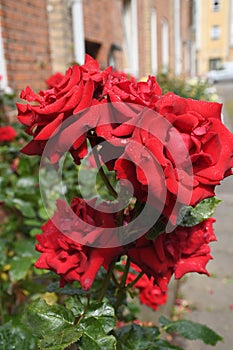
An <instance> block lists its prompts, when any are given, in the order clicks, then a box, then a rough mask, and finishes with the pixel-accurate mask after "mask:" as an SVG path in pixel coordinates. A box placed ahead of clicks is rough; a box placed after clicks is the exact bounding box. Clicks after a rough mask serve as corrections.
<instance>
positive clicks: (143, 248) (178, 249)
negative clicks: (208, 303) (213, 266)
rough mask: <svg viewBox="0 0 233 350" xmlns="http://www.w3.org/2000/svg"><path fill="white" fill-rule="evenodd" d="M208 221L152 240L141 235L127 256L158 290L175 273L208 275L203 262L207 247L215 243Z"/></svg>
mask: <svg viewBox="0 0 233 350" xmlns="http://www.w3.org/2000/svg"><path fill="white" fill-rule="evenodd" d="M214 221H215V220H214V219H208V220H205V221H203V222H201V223H200V224H198V225H196V226H193V227H181V226H178V227H177V228H176V229H175V230H174V231H173V232H171V233H163V234H160V235H159V236H158V237H157V238H156V239H155V240H154V241H152V240H148V239H147V238H146V237H145V236H143V237H141V238H140V239H138V240H137V241H136V245H135V247H134V248H131V249H129V251H128V255H129V257H130V258H131V260H132V261H133V262H134V263H135V264H136V265H138V266H139V267H140V268H141V269H142V271H143V272H145V273H146V274H147V275H148V276H149V277H151V276H152V277H154V279H155V282H156V283H157V284H158V285H159V287H160V288H161V290H162V291H166V287H167V284H168V282H169V280H170V278H171V276H172V274H173V273H174V274H175V277H176V278H181V277H182V276H183V275H184V274H185V273H187V272H198V273H205V274H208V272H207V270H206V264H207V262H208V261H209V260H210V259H211V258H212V257H211V255H210V248H209V246H208V244H209V243H210V242H211V241H214V240H216V238H215V235H214V231H213V227H212V224H213V222H214Z"/></svg>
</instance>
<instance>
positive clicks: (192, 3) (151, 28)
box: [0, 0, 233, 91]
mask: <svg viewBox="0 0 233 350" xmlns="http://www.w3.org/2000/svg"><path fill="white" fill-rule="evenodd" d="M22 14H23V15H22ZM232 19H233V0H222V1H220V0H219V1H217V0H215V1H213V0H205V1H202V0H40V1H33V0H18V1H17V2H16V1H15V0H0V76H1V79H0V84H1V87H2V88H3V87H6V86H7V85H9V86H10V87H11V88H13V89H14V90H16V91H19V90H20V89H22V88H23V87H25V86H26V85H31V86H32V87H33V88H34V89H35V90H39V89H41V88H43V85H44V81H45V79H46V78H47V77H48V76H49V75H50V74H51V73H52V72H57V71H60V72H63V73H64V72H65V70H66V69H67V68H68V66H70V65H71V64H73V63H74V62H77V63H79V64H82V63H83V62H84V57H85V53H88V54H89V55H91V56H92V57H94V58H96V59H97V60H98V61H99V63H100V66H101V68H105V67H107V66H108V65H112V66H113V67H114V68H115V69H117V70H119V71H125V72H127V73H129V74H131V75H134V76H135V77H136V78H138V79H141V78H144V77H145V76H147V75H149V74H153V75H157V74H159V73H161V72H163V73H169V74H171V75H176V76H185V77H190V76H195V75H199V76H203V75H205V73H206V72H207V71H208V70H209V69H210V68H214V67H216V66H217V65H219V64H220V63H221V62H224V61H230V60H233V20H232Z"/></svg>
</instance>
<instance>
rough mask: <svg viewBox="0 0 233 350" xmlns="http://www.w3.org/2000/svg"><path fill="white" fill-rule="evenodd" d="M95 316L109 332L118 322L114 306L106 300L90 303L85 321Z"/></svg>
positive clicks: (106, 331) (105, 330)
mask: <svg viewBox="0 0 233 350" xmlns="http://www.w3.org/2000/svg"><path fill="white" fill-rule="evenodd" d="M89 318H93V319H95V320H96V321H98V323H99V324H100V325H101V327H102V328H103V330H104V332H105V333H106V334H107V333H109V332H110V331H111V330H112V329H113V328H114V327H115V324H116V320H115V311H114V308H113V307H112V306H111V305H109V304H107V303H106V302H100V303H97V302H96V303H92V304H91V305H89V307H88V309H87V311H86V313H85V316H84V319H83V321H84V322H85V320H86V319H89Z"/></svg>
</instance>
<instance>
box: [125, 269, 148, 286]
mask: <svg viewBox="0 0 233 350" xmlns="http://www.w3.org/2000/svg"><path fill="white" fill-rule="evenodd" d="M143 275H144V272H143V271H141V272H140V273H139V274H138V275H137V277H136V278H135V280H133V281H132V282H131V283H129V284H128V285H127V289H129V288H132V287H133V286H134V285H135V284H136V283H137V281H139V280H140V278H141V277H142V276H143Z"/></svg>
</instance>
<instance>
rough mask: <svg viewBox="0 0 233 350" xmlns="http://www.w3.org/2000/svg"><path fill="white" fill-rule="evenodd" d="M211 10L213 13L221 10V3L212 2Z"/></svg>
mask: <svg viewBox="0 0 233 350" xmlns="http://www.w3.org/2000/svg"><path fill="white" fill-rule="evenodd" d="M211 9H212V11H214V12H218V11H220V9H221V1H220V0H218V1H217V0H212V3H211Z"/></svg>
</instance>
